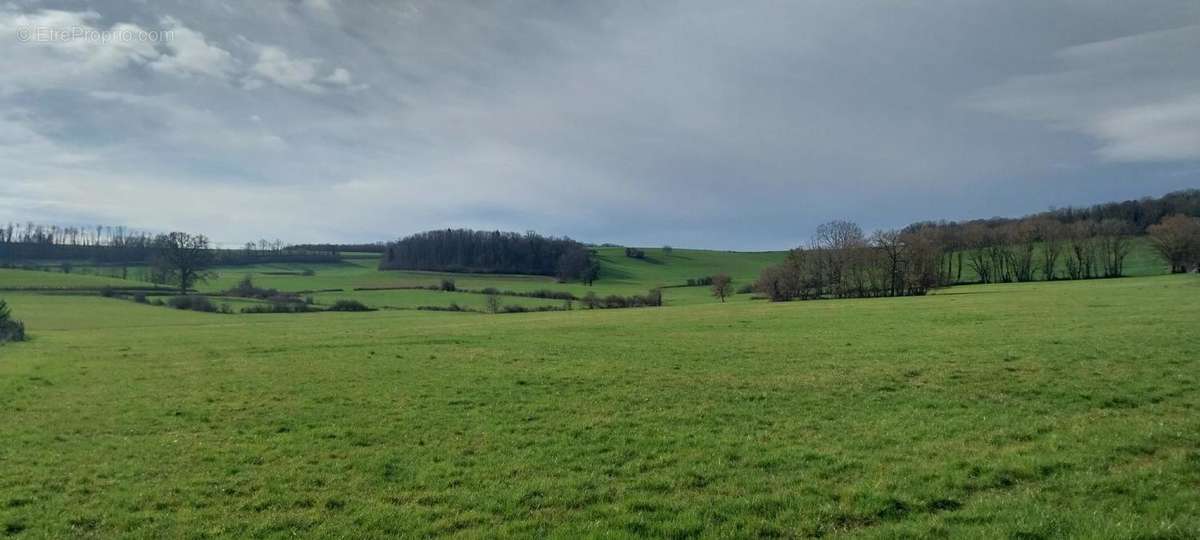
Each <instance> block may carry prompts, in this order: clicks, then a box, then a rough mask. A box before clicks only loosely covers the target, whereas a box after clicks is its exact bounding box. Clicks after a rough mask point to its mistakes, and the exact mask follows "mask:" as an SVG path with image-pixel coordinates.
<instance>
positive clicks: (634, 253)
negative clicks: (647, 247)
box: [625, 247, 646, 259]
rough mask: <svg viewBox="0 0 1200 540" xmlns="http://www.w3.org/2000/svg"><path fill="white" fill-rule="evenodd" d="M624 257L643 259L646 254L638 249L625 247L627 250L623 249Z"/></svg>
mask: <svg viewBox="0 0 1200 540" xmlns="http://www.w3.org/2000/svg"><path fill="white" fill-rule="evenodd" d="M625 256H626V257H631V258H634V259H645V258H646V252H645V251H644V250H641V249H638V248H631V247H627V248H625Z"/></svg>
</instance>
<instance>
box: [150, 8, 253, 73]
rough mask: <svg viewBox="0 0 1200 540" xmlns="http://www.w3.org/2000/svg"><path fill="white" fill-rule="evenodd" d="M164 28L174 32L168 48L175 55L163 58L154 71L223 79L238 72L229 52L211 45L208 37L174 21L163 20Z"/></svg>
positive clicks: (154, 65) (167, 43)
mask: <svg viewBox="0 0 1200 540" xmlns="http://www.w3.org/2000/svg"><path fill="white" fill-rule="evenodd" d="M162 25H163V27H164V30H166V31H169V32H170V36H171V39H170V40H168V41H167V42H166V45H165V46H166V49H167V50H169V51H170V52H171V54H164V55H162V56H161V57H159V58H158V59H157V60H155V61H154V62H152V63H151V64H150V67H152V68H154V69H157V70H159V71H162V72H165V73H171V74H175V75H181V76H190V75H207V76H210V77H217V78H222V79H223V78H226V77H227V76H229V75H230V74H231V72H232V71H233V70H234V68H235V63H234V60H233V56H232V55H230V54H229V51H226V50H225V49H222V48H220V47H218V46H216V45H213V44H211V43H209V42H208V41H207V40H206V39H205V38H204V34H202V33H200V32H197V31H195V30H192V29H190V28H188V27H186V26H184V25H183V23H181V22H179V20H178V19H175V18H174V17H163V18H162Z"/></svg>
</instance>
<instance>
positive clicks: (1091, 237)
mask: <svg viewBox="0 0 1200 540" xmlns="http://www.w3.org/2000/svg"><path fill="white" fill-rule="evenodd" d="M1068 238H1069V239H1070V244H1069V251H1068V252H1067V261H1066V262H1067V275H1068V276H1070V278H1071V279H1087V278H1090V277H1093V276H1095V275H1096V223H1095V222H1094V221H1077V222H1075V223H1072V224H1071V225H1070V227H1068Z"/></svg>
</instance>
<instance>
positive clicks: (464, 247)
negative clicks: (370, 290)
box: [379, 229, 600, 284]
mask: <svg viewBox="0 0 1200 540" xmlns="http://www.w3.org/2000/svg"><path fill="white" fill-rule="evenodd" d="M379 268H380V269H381V270H427V271H436V272H475V273H492V274H533V275H543V276H555V277H557V278H558V279H559V280H562V281H566V280H573V279H580V280H583V281H584V282H585V283H589V284H590V283H591V282H592V281H594V280H596V279H597V278H598V277H599V274H600V266H599V264H598V263H597V261H596V260H595V256H594V254H593V252H592V251H591V250H589V249H587V247H585V246H584V245H583V244H581V243H579V242H576V241H574V240H571V239H570V238H566V237H563V238H556V237H553V236H542V235H539V234H537V233H534V232H527V233H525V234H519V233H514V232H500V231H475V230H471V229H445V230H435V231H427V232H422V233H417V234H414V235H411V236H408V237H405V238H402V239H400V240H398V241H396V242H393V243H390V244H388V246H387V248H386V249H385V250H384V255H383V259H382V260H381V262H380V265H379Z"/></svg>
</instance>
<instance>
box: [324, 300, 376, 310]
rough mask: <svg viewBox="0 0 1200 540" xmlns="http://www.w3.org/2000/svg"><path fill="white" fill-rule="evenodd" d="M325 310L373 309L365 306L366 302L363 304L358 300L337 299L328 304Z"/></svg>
mask: <svg viewBox="0 0 1200 540" xmlns="http://www.w3.org/2000/svg"><path fill="white" fill-rule="evenodd" d="M326 311H373V310H372V309H371V308H369V307H367V306H366V304H363V303H362V302H359V301H358V300H338V301H337V302H334V303H333V305H332V306H329V308H327V309H326Z"/></svg>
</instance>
